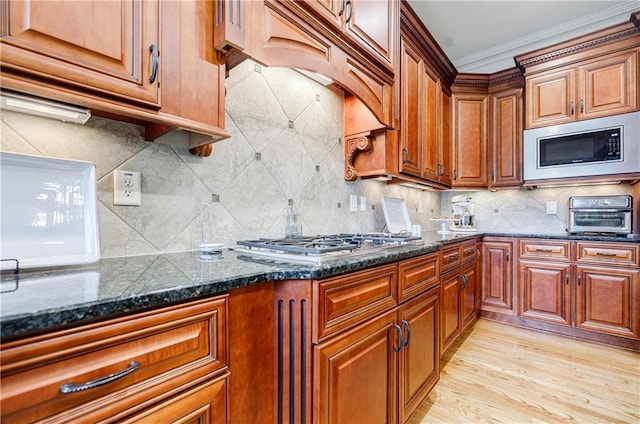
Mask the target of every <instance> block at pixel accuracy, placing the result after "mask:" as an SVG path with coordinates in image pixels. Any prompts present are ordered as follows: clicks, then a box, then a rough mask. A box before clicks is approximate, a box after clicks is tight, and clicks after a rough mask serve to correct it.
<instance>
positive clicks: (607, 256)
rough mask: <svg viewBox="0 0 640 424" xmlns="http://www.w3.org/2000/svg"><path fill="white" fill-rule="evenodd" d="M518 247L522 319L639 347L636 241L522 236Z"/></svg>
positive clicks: (639, 272) (638, 250)
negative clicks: (619, 241)
mask: <svg viewBox="0 0 640 424" xmlns="http://www.w3.org/2000/svg"><path fill="white" fill-rule="evenodd" d="M519 251H520V254H519V257H520V259H519V261H518V269H519V272H518V317H519V318H522V319H524V320H525V321H523V322H522V323H525V324H529V325H532V326H537V327H538V326H539V327H540V328H543V329H547V330H550V331H558V332H561V333H563V334H568V335H572V336H576V337H582V338H587V339H592V340H597V341H601V342H605V343H611V344H617V345H621V346H624V347H631V348H634V349H638V348H639V347H640V343H638V341H639V340H640V261H639V253H640V246H638V245H634V244H631V243H629V244H627V243H607V242H586V241H585V242H583V241H577V242H572V241H567V240H534V239H521V240H520V241H519ZM536 322H540V323H544V324H542V326H540V325H538V324H535V323H536ZM547 324H551V325H550V326H549V325H547Z"/></svg>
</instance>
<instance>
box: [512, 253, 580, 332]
mask: <svg viewBox="0 0 640 424" xmlns="http://www.w3.org/2000/svg"><path fill="white" fill-rule="evenodd" d="M570 270H571V266H570V265H568V264H562V263H554V262H526V261H520V267H519V286H518V298H519V316H521V317H524V318H531V319H536V320H540V321H547V322H552V323H554V324H562V325H571V284H570V278H571V273H570Z"/></svg>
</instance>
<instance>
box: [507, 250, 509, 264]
mask: <svg viewBox="0 0 640 424" xmlns="http://www.w3.org/2000/svg"><path fill="white" fill-rule="evenodd" d="M506 253H507V255H506V256H507V262H509V252H506Z"/></svg>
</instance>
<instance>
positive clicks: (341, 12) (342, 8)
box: [338, 0, 346, 16]
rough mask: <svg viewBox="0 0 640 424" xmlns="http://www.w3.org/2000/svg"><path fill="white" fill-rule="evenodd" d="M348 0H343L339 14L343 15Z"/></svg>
mask: <svg viewBox="0 0 640 424" xmlns="http://www.w3.org/2000/svg"><path fill="white" fill-rule="evenodd" d="M345 1H346V0H342V4H341V5H340V12H338V16H342V14H343V13H344V3H345Z"/></svg>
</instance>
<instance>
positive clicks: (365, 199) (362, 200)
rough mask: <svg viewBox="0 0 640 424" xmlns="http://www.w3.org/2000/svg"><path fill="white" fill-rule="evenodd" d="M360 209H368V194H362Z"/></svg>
mask: <svg viewBox="0 0 640 424" xmlns="http://www.w3.org/2000/svg"><path fill="white" fill-rule="evenodd" d="M360 210H361V211H366V210H367V197H366V196H360Z"/></svg>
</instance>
